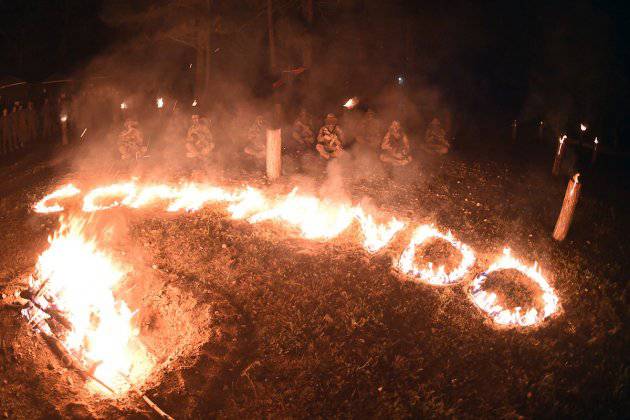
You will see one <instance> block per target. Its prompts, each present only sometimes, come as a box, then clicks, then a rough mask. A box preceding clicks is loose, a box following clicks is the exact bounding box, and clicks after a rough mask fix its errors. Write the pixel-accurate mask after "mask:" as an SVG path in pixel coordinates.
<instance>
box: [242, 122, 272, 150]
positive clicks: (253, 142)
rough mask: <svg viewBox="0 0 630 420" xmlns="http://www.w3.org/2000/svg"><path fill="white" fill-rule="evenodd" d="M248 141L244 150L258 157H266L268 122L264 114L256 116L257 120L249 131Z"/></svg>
mask: <svg viewBox="0 0 630 420" xmlns="http://www.w3.org/2000/svg"><path fill="white" fill-rule="evenodd" d="M247 143H248V145H247V146H246V147H245V149H244V152H245V153H247V154H248V155H250V156H253V157H255V158H257V159H264V158H265V149H266V147H267V123H266V121H265V118H264V117H263V116H262V115H258V116H256V120H255V121H254V123H253V124H252V125H251V126H250V127H249V130H248V131H247Z"/></svg>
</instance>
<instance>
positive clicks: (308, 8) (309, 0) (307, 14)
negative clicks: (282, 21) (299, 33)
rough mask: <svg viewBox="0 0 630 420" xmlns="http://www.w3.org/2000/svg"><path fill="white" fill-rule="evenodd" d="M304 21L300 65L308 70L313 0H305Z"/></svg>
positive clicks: (311, 42)
mask: <svg viewBox="0 0 630 420" xmlns="http://www.w3.org/2000/svg"><path fill="white" fill-rule="evenodd" d="M303 13H304V19H305V20H306V25H307V27H306V33H305V34H304V45H303V46H302V65H303V66H304V67H306V68H310V67H311V65H312V64H313V36H312V33H313V0H305V1H304V3H303Z"/></svg>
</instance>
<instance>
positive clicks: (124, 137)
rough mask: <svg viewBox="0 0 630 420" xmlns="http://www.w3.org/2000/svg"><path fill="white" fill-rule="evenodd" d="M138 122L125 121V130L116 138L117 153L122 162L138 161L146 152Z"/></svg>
mask: <svg viewBox="0 0 630 420" xmlns="http://www.w3.org/2000/svg"><path fill="white" fill-rule="evenodd" d="M147 149H148V148H147V145H146V144H145V143H144V139H143V138H142V133H141V132H140V129H139V128H138V121H135V120H132V119H127V120H126V121H125V128H124V129H123V131H122V132H121V133H120V135H119V136H118V151H119V152H120V158H121V159H122V160H130V159H139V158H140V157H142V156H144V154H145V153H146V152H147Z"/></svg>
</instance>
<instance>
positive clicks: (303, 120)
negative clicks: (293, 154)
mask: <svg viewBox="0 0 630 420" xmlns="http://www.w3.org/2000/svg"><path fill="white" fill-rule="evenodd" d="M292 137H293V140H294V141H295V143H294V148H295V149H296V151H298V152H299V153H301V152H305V151H307V150H310V149H312V148H313V143H315V133H314V131H313V118H312V117H311V116H310V115H309V113H308V112H306V109H304V108H302V109H301V110H300V114H299V115H298V117H297V119H296V120H295V122H294V123H293V133H292Z"/></svg>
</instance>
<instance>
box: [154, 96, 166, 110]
mask: <svg viewBox="0 0 630 420" xmlns="http://www.w3.org/2000/svg"><path fill="white" fill-rule="evenodd" d="M155 103H156V105H157V107H158V108H162V107H164V98H161V97H160V98H157V100H156V101H155Z"/></svg>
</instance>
